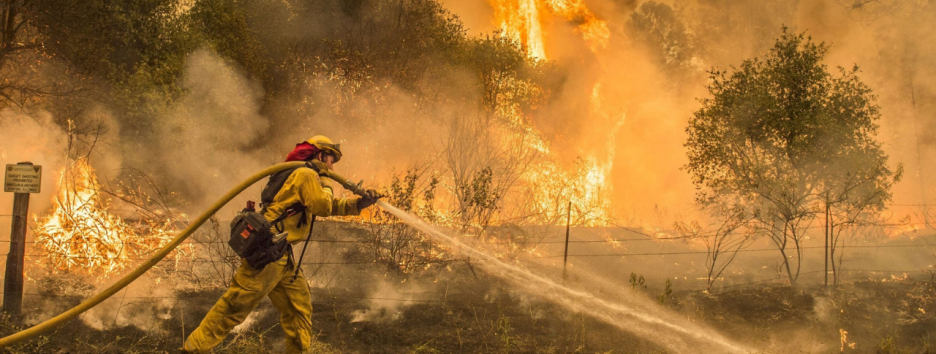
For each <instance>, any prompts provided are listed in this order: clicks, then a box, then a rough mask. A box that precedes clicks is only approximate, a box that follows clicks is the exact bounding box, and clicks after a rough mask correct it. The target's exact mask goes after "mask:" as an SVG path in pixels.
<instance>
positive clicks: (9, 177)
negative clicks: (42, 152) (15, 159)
mask: <svg viewBox="0 0 936 354" xmlns="http://www.w3.org/2000/svg"><path fill="white" fill-rule="evenodd" d="M41 181H42V166H39V165H32V164H17V165H6V176H5V178H4V179H3V191H4V192H13V193H39V187H40V182H41Z"/></svg>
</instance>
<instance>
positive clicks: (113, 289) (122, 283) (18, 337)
mask: <svg viewBox="0 0 936 354" xmlns="http://www.w3.org/2000/svg"><path fill="white" fill-rule="evenodd" d="M305 164H306V163H305V162H302V161H295V162H286V163H281V164H278V165H274V166H270V167H268V168H266V169H264V170H262V171H260V172H257V173H256V174H254V175H253V176H250V177H249V178H247V179H246V180H244V181H243V182H241V183H240V184H238V185H237V186H235V187H234V188H232V189H231V190H230V191H228V192H227V194H225V195H224V196H223V197H221V199H218V201H216V202H215V203H214V204H212V205H211V207H210V208H208V210H206V211H205V212H204V213H202V214H201V215H199V216H198V218H196V219H195V220H194V221H193V222H192V223H190V224H189V225H188V226H187V227H186V228H185V229H184V230H182V232H181V233H179V236H176V238H174V239H172V241H170V242H169V243H168V244H166V245H165V246H163V247H162V248H160V249H159V251H157V252H156V254H154V255H153V257H151V258H150V259H149V260H147V261H146V262H145V263H143V264H142V265H140V266H139V267H137V268H136V269H134V270H133V271H132V272H130V273H128V274H127V275H125V276H124V277H123V278H120V280H118V281H117V282H115V283H114V284H113V285H111V286H109V287H108V288H107V289H104V291H101V292H100V293H98V294H97V295H94V296H93V297H91V298H89V299H87V300H85V301H84V302H82V303H81V304H78V306H75V307H73V308H71V309H70V310H68V311H65V312H62V313H61V314H59V315H58V316H55V317H52V318H50V319H48V320H46V321H45V322H42V323H40V324H37V325H35V326H32V327H30V328H27V329H25V330H22V331H19V332H16V333H13V334H11V335H9V336H6V337H3V338H0V348H5V347H7V346H9V345H12V344H16V343H19V342H22V341H24V340H27V339H30V338H32V337H35V336H38V335H40V334H42V333H44V332H46V331H48V330H50V329H52V328H53V327H55V326H58V325H60V324H62V323H64V322H65V321H68V320H70V319H73V318H75V317H77V316H78V315H80V314H81V313H82V312H85V311H87V310H89V309H91V308H92V307H94V306H96V305H98V304H100V303H101V302H103V301H104V300H106V299H107V298H109V297H111V296H113V295H114V294H116V293H117V292H118V291H120V290H121V289H123V288H124V287H126V286H127V285H130V283H132V282H133V281H134V280H136V279H137V278H139V277H140V276H141V275H143V273H146V272H147V271H148V270H150V268H152V267H153V266H155V265H156V263H159V261H161V260H162V259H163V258H165V257H166V256H167V255H169V253H170V252H172V250H173V249H175V248H176V247H177V246H179V245H180V244H182V242H183V241H185V239H187V238H188V237H189V236H191V234H192V233H193V232H195V230H197V229H198V228H199V227H201V225H202V224H204V223H205V221H208V218H210V217H211V216H212V215H214V214H215V213H216V212H218V210H220V209H221V207H223V206H224V205H225V204H227V203H228V202H230V201H231V199H234V197H236V196H237V195H238V194H240V193H241V192H243V191H244V190H245V189H247V188H248V187H250V186H251V185H253V184H254V183H256V182H257V181H259V180H260V179H262V178H264V177H267V176H269V175H272V174H274V173H277V172H280V171H284V170H288V169H293V168H297V167H301V166H303V165H305ZM320 173H321V174H322V175H324V176H325V177H328V178H329V179H331V180H334V181H335V182H338V183H339V184H341V185H342V186H343V187H344V188H345V189H347V190H349V191H351V192H352V193H354V194H357V195H363V193H364V191H363V189H362V188H361V184H360V183H359V184H353V183H349V182H348V181H347V180H346V179H345V178H344V177H342V176H341V175H338V174H337V173H335V172H334V171H331V170H328V169H324V170H321V171H320Z"/></svg>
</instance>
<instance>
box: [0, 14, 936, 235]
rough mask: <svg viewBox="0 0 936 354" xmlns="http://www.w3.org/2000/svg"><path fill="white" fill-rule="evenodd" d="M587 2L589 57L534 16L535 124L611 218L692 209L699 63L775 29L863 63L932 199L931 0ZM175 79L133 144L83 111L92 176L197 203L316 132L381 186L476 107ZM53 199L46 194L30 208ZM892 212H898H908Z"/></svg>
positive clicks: (476, 28)
mask: <svg viewBox="0 0 936 354" xmlns="http://www.w3.org/2000/svg"><path fill="white" fill-rule="evenodd" d="M498 2H499V1H495V0H465V1H453V0H444V1H441V3H442V5H443V6H444V7H445V8H446V9H448V10H449V11H451V12H452V13H454V14H455V15H457V16H458V17H459V18H460V20H461V21H462V22H463V24H464V25H465V27H466V29H467V33H468V34H469V35H471V36H483V35H487V34H490V33H492V31H494V30H495V29H497V28H498V22H497V19H495V18H494V16H495V11H494V7H493V6H492V5H491V4H492V3H498ZM584 5H585V6H587V8H588V9H589V11H591V12H593V13H594V15H595V16H596V18H597V20H600V21H604V22H605V23H606V25H607V28H608V30H609V38H608V42H607V45H606V46H605V47H603V48H599V49H596V50H592V46H590V44H589V42H588V41H586V40H584V39H583V36H582V34H581V33H580V32H579V30H578V27H577V26H579V25H580V23H579V22H580V21H579V20H575V19H573V20H568V19H566V18H563V17H562V16H558V15H550V14H549V13H548V12H544V13H543V14H541V22H542V23H543V33H544V36H543V37H544V46H545V53H546V56H547V58H548V59H549V60H550V61H551V62H553V63H555V64H556V65H557V66H558V67H559V70H558V71H557V72H558V73H560V74H561V76H562V77H561V78H558V79H557V80H558V82H559V83H560V86H559V90H558V91H557V92H553V93H552V97H551V100H550V102H549V103H548V104H547V105H546V106H545V107H540V108H539V109H537V110H536V111H535V112H534V114H533V116H532V117H530V118H531V119H532V123H533V125H534V127H535V128H536V129H537V130H538V131H539V132H541V133H542V136H543V137H545V138H546V139H547V140H548V141H549V142H550V143H551V145H552V149H551V150H552V153H553V154H555V157H556V161H557V163H559V164H560V165H562V166H563V167H565V168H568V169H571V168H574V161H575V159H576V157H583V158H589V159H593V160H595V161H597V162H599V163H601V164H603V166H604V167H606V168H608V169H607V170H606V171H607V176H606V177H607V178H606V179H605V183H607V184H608V186H607V187H608V188H606V189H605V192H606V193H608V194H609V195H608V199H610V203H611V206H612V209H613V213H614V215H615V217H617V218H618V219H624V220H633V221H634V222H635V223H638V224H644V225H646V224H647V223H651V222H657V223H659V224H660V225H655V226H670V225H672V220H664V219H666V218H661V216H660V215H664V214H665V215H668V216H667V218H670V219H672V218H677V217H680V216H684V215H687V214H690V213H692V212H693V210H694V208H695V207H694V205H693V195H694V189H693V186H692V185H691V183H690V181H689V176H688V174H687V173H686V171H683V170H680V167H681V166H682V165H683V164H685V162H686V155H685V149H684V148H683V143H684V142H685V139H686V135H685V127H686V123H687V121H688V120H689V118H690V117H691V116H692V112H693V111H695V110H697V109H698V108H699V107H700V104H699V103H698V101H697V100H698V99H700V98H703V97H706V95H707V91H706V90H705V84H706V75H705V70H707V69H709V68H712V67H715V68H719V69H728V68H730V67H731V66H732V65H738V64H739V63H740V62H741V61H742V60H744V59H748V58H752V57H755V56H761V55H764V54H765V53H766V52H767V50H768V49H769V47H770V46H771V45H772V44H773V43H774V40H775V38H776V37H777V36H779V34H780V33H781V28H782V26H784V25H785V26H788V27H789V28H790V30H791V32H794V33H798V32H804V31H805V33H806V34H807V35H809V36H812V38H813V39H814V40H815V41H822V42H825V43H827V44H829V45H830V50H829V52H828V55H827V57H826V63H827V64H828V65H829V67H830V70H835V67H836V66H844V67H851V66H853V65H858V66H860V67H861V68H862V72H861V73H860V75H859V77H860V78H861V79H862V80H863V81H864V82H865V83H866V84H868V85H869V86H870V87H871V88H872V89H873V90H874V93H875V94H876V95H877V96H878V98H879V99H878V103H879V104H880V106H881V108H882V113H883V119H882V120H881V121H880V124H881V130H880V134H879V140H880V141H881V142H882V143H883V147H884V149H885V151H886V152H887V153H888V154H889V155H890V165H891V168H892V169H894V168H895V167H896V164H898V163H902V164H904V166H905V168H906V174H905V177H904V180H903V182H901V183H899V184H898V185H897V186H896V187H895V190H894V192H895V194H894V202H895V203H897V204H921V203H926V202H929V201H930V200H931V199H932V197H931V196H934V195H936V190H934V188H936V185H934V184H933V183H931V182H929V181H932V179H933V178H932V176H936V171H933V170H931V169H927V167H928V166H929V164H928V163H926V161H928V160H929V159H931V158H933V157H936V154H934V153H936V151H934V148H936V139H933V138H929V137H930V136H932V135H933V134H932V133H934V132H936V129H934V128H936V120H934V119H933V115H934V113H936V106H934V102H936V87H934V83H933V82H934V81H936V80H934V78H936V70H934V69H936V65H934V64H936V63H933V60H934V59H932V58H934V56H933V55H931V54H934V53H931V52H932V51H934V49H933V48H936V47H934V45H933V44H934V39H936V31H933V28H932V26H933V23H936V21H933V19H936V5H934V4H932V3H931V2H929V1H922V0H918V1H896V0H893V1H887V0H883V1H874V2H865V1H860V2H851V1H845V0H817V1H802V2H790V1H781V0H765V1H722V0H694V1H661V2H646V1H626V0H616V1H612V0H590V1H585V2H584ZM269 11H270V13H269V14H266V15H268V16H266V17H265V18H266V19H267V20H268V21H270V23H269V26H265V27H264V28H265V29H266V31H265V32H263V33H262V34H261V35H262V36H266V37H268V39H269V40H271V41H274V40H276V39H277V38H286V37H310V38H324V37H327V36H329V35H332V33H334V32H332V31H333V30H334V29H335V28H341V27H340V23H342V21H345V20H346V19H343V18H341V17H340V16H325V15H315V12H314V11H312V12H308V13H307V14H306V15H308V16H312V17H310V18H307V19H303V20H295V19H294V18H290V19H289V20H288V21H285V20H282V19H281V18H280V17H282V16H286V15H288V13H287V11H286V10H284V9H277V8H274V9H273V10H269ZM277 11H279V12H277ZM280 12H282V13H280ZM278 16H279V17H278ZM316 16H323V17H321V18H320V17H316ZM277 19H280V20H282V21H280V20H277ZM336 23H337V24H338V25H336ZM661 34H662V35H661ZM375 40H377V39H375ZM440 73H441V74H440ZM425 75H426V76H431V75H443V77H442V78H438V77H436V78H434V79H435V80H436V81H438V82H442V83H447V84H446V85H445V87H440V89H444V90H448V91H450V92H451V91H457V90H463V91H464V92H459V93H458V95H449V96H448V97H452V96H464V97H473V96H477V95H479V94H480V93H478V92H475V91H473V89H471V87H473V86H471V85H469V84H467V83H469V82H470V78H466V77H465V76H464V74H463V73H461V72H459V71H458V70H451V71H443V70H435V69H433V70H427V72H426V74H425ZM180 80H181V86H182V87H183V88H184V89H185V90H186V94H185V95H184V96H183V97H182V98H181V99H180V100H177V101H176V102H172V103H171V104H167V107H166V108H165V109H164V110H163V111H164V112H165V113H164V114H163V116H162V117H159V119H156V120H155V121H156V122H157V123H158V124H155V125H154V130H153V131H152V132H150V133H148V135H144V136H143V139H137V140H131V139H128V138H127V137H128V136H131V135H128V134H121V132H120V130H121V126H120V124H116V123H114V121H119V120H120V119H119V118H114V117H112V114H111V113H110V111H109V109H108V107H107V106H106V105H105V104H102V105H101V106H100V107H97V108H95V109H93V110H89V112H90V113H87V114H88V115H94V116H96V117H98V118H99V119H100V120H102V121H104V122H110V123H109V124H108V126H109V127H110V128H111V129H109V132H108V134H107V135H106V139H104V141H103V142H102V145H100V147H99V148H100V149H101V150H102V151H100V152H99V153H97V154H96V155H95V156H92V162H93V163H94V164H95V166H96V168H97V169H98V170H99V172H100V173H103V174H104V175H106V176H111V177H113V176H116V175H117V174H119V172H118V171H119V169H120V168H122V167H132V168H138V169H142V170H148V171H155V172H152V173H154V174H155V175H156V177H160V175H161V177H163V178H161V180H160V182H163V183H165V184H166V185H167V187H168V188H170V189H172V190H174V191H177V192H180V193H182V194H183V195H186V196H189V197H190V198H191V199H192V200H193V201H195V203H194V204H195V205H193V206H192V209H193V210H192V211H198V210H200V208H201V207H202V206H204V205H206V204H207V203H209V202H210V201H212V200H214V198H216V197H217V196H218V195H220V194H221V193H222V192H223V191H226V190H227V188H229V187H230V186H231V185H233V184H234V183H235V182H236V181H240V180H241V179H243V178H244V177H246V176H247V175H249V174H250V173H252V172H253V171H256V170H257V169H259V168H260V167H261V166H265V165H268V164H271V163H275V162H277V161H281V160H282V158H283V156H285V154H286V152H288V150H289V149H291V148H292V146H293V144H295V143H298V142H300V141H302V140H305V139H306V138H308V137H310V136H312V135H316V134H326V135H330V136H332V137H333V138H335V139H336V140H338V141H340V142H342V143H343V147H344V149H345V158H344V159H343V160H342V163H341V164H340V165H339V166H338V169H339V171H341V172H344V173H346V174H348V175H349V176H351V177H352V178H353V179H355V180H357V179H365V180H368V181H374V182H375V183H376V182H385V181H386V180H387V179H388V178H387V176H388V175H389V174H390V173H391V172H394V171H395V172H400V171H402V170H405V169H406V168H408V167H410V166H413V165H417V164H426V163H433V161H435V162H438V161H439V160H440V159H442V157H441V155H440V151H442V150H443V148H444V146H443V145H444V138H445V135H446V132H447V129H449V125H448V124H449V122H451V121H452V120H458V119H469V118H470V117H472V116H473V115H476V114H477V113H476V111H475V110H476V109H477V108H476V107H468V106H466V103H465V102H472V100H470V99H466V100H464V101H461V102H453V101H451V100H449V101H445V102H435V103H434V104H435V105H437V106H438V107H437V108H435V109H434V110H431V111H432V112H435V113H437V114H427V113H426V112H427V110H426V109H425V108H422V109H421V110H416V109H414V108H413V107H414V106H416V102H414V100H415V98H414V96H413V95H412V94H410V93H409V92H408V91H407V90H406V89H403V88H399V87H395V86H393V85H387V86H382V87H381V88H380V90H381V92H380V95H379V101H376V100H374V99H372V97H371V96H360V97H358V96H347V97H350V99H351V100H355V101H353V103H352V104H347V102H345V103H343V104H345V106H346V107H353V111H351V112H343V115H342V116H341V117H337V116H335V114H334V113H333V112H332V111H330V110H329V109H328V107H329V105H332V104H334V102H330V101H333V100H335V97H339V98H341V97H340V96H341V95H342V93H339V94H335V92H338V91H341V90H347V88H341V87H330V86H327V85H325V86H323V85H321V84H320V83H310V84H309V94H308V96H307V97H308V98H307V99H305V100H303V101H298V102H297V101H295V100H289V99H283V100H282V101H277V99H278V98H277V97H273V98H271V97H269V95H267V96H264V95H265V94H269V93H265V92H263V89H262V88H261V87H260V85H259V84H258V83H257V82H253V81H252V80H251V79H248V78H246V75H244V73H243V71H242V70H241V68H240V67H239V66H238V65H236V64H232V63H230V62H229V61H227V60H226V59H224V58H223V57H222V56H220V55H218V54H217V53H215V52H213V51H212V50H209V49H200V50H197V51H195V52H193V53H191V54H189V55H188V58H187V59H186V66H185V67H184V72H183V73H182V74H181V79H180ZM423 81H431V80H423ZM316 85H318V86H316ZM362 97H363V98H362ZM375 97H376V96H375ZM264 100H266V101H264ZM271 102H272V103H271ZM420 104H422V105H423V107H425V103H424V102H422V103H420ZM11 114H12V113H9V114H7V115H8V116H9V115H11ZM33 116H35V117H30V118H29V119H25V120H24V119H21V118H18V119H10V118H4V120H3V121H2V122H0V124H3V125H4V135H5V136H6V135H7V134H6V133H7V132H10V131H13V130H16V131H22V132H23V134H19V135H18V137H17V138H20V137H23V138H24V139H26V138H25V137H28V136H30V134H35V133H36V132H39V131H45V132H52V134H58V135H60V136H59V137H58V138H48V139H47V140H48V141H49V143H47V144H40V145H34V146H35V148H38V149H45V150H44V151H46V153H43V155H42V156H43V157H41V158H32V159H33V160H35V161H34V162H42V161H50V162H44V163H47V164H49V166H50V167H51V168H47V170H46V171H47V174H46V176H45V177H46V178H45V179H46V182H45V183H47V184H48V183H54V182H53V181H54V180H53V178H54V176H53V173H52V172H53V171H56V170H58V167H56V165H58V166H60V165H61V163H62V159H61V158H58V157H56V156H59V155H62V154H60V153H58V152H57V151H62V150H63V149H64V146H65V145H64V144H62V141H64V140H65V138H62V137H63V136H64V132H63V131H62V129H52V128H42V126H43V124H46V125H50V124H51V123H49V122H51V119H49V118H42V117H38V116H37V115H35V114H34V115H33ZM440 117H441V118H440ZM43 122H46V123H43ZM14 125H15V126H16V127H15V129H14V128H13V126H14ZM50 126H51V125H50ZM7 128H10V129H7ZM134 137H139V136H138V135H137V136H134ZM8 145H10V146H12V145H16V146H22V144H18V143H16V141H15V139H12V138H11V139H7V138H5V139H4V142H3V146H2V148H3V149H4V151H6V152H5V154H7V155H9V156H7V157H8V158H5V160H7V161H12V160H17V159H22V158H19V157H14V156H13V155H16V154H25V153H27V151H26V150H15V149H11V148H10V147H9V146H8ZM14 150H15V151H14ZM27 155H28V154H27ZM56 159H58V160H56ZM95 159H96V160H95ZM40 160H42V161H40ZM95 161H96V162H95ZM50 192H51V190H50V188H46V189H45V193H44V194H43V195H42V196H38V199H43V200H45V201H48V200H50V199H51V198H50V197H51V195H49V194H46V193H50ZM922 194H925V196H923V195H922ZM2 198H3V200H0V205H3V206H0V208H3V212H4V213H6V211H7V209H6V208H8V205H9V204H10V203H9V202H8V201H7V199H11V198H12V196H10V195H4V196H3V197H2ZM245 198H246V197H245ZM238 203H240V201H238ZM47 206H48V204H47V202H41V203H40V204H39V205H38V209H34V210H40V209H44V208H45V207H47ZM896 210H897V212H896V214H898V215H905V214H907V213H909V212H911V211H912V210H910V209H896Z"/></svg>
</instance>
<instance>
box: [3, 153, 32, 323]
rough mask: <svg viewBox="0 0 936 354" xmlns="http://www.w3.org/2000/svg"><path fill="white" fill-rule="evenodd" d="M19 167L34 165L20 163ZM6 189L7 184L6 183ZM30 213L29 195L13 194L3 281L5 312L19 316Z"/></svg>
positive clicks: (21, 303)
mask: <svg viewBox="0 0 936 354" xmlns="http://www.w3.org/2000/svg"><path fill="white" fill-rule="evenodd" d="M17 165H32V163H31V162H20V163H18V164H17ZM4 184H5V185H4V189H6V182H4ZM28 213H29V193H20V192H16V193H14V194H13V220H12V225H11V228H10V229H11V230H10V253H8V254H7V262H6V277H5V278H4V281H3V311H4V312H6V313H10V314H19V313H20V309H21V308H22V305H23V258H24V257H25V254H26V215H27V214H28Z"/></svg>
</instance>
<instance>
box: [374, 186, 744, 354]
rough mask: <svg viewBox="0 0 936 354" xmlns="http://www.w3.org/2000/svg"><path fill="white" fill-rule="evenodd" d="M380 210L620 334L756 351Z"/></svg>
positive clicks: (707, 348)
mask: <svg viewBox="0 0 936 354" xmlns="http://www.w3.org/2000/svg"><path fill="white" fill-rule="evenodd" d="M377 203H378V204H379V205H380V206H381V207H382V208H384V209H385V210H387V211H388V212H390V213H391V214H393V215H395V216H396V217H398V218H400V220H403V222H405V223H407V224H409V225H410V226H412V227H414V228H416V229H417V230H419V231H422V232H424V233H426V234H428V235H430V236H432V237H433V238H435V239H437V240H439V241H442V242H445V243H447V244H449V245H450V246H452V247H455V248H456V249H457V250H458V251H460V252H463V253H464V254H466V255H468V256H471V257H472V258H474V259H476V260H477V261H478V262H477V264H478V266H480V267H482V268H484V270H485V271H487V272H488V273H490V274H493V275H495V276H497V277H500V278H502V279H505V280H507V281H509V282H511V283H513V284H516V285H518V286H521V287H523V288H525V290H526V291H528V292H529V293H531V294H537V295H540V296H542V297H544V298H546V299H549V300H550V301H553V302H555V303H556V304H559V305H562V306H564V307H566V308H568V309H570V310H574V311H579V312H582V313H585V314H588V315H589V316H592V317H594V318H597V319H599V320H601V321H604V322H605V323H608V324H610V325H613V326H615V327H617V328H620V329H622V330H625V331H628V332H631V333H634V334H636V335H638V336H641V337H643V338H646V339H649V340H651V341H653V342H655V343H657V344H659V345H660V346H662V347H664V348H666V349H668V350H670V351H673V352H676V353H756V352H757V350H755V349H752V348H747V347H745V346H742V345H740V344H737V343H733V342H732V341H730V340H728V339H727V338H725V337H723V336H721V335H720V334H718V333H715V332H714V331H712V330H709V329H705V328H702V327H700V326H698V325H696V324H694V323H691V322H688V321H686V320H684V319H682V318H680V317H679V316H677V315H676V314H674V313H672V312H670V311H668V310H666V309H664V308H662V307H659V306H657V305H655V304H653V303H652V302H650V301H649V300H647V299H639V300H637V299H635V301H634V303H629V304H620V303H611V302H608V301H606V300H604V299H600V298H598V297H596V296H594V295H592V294H589V293H586V292H583V291H579V290H575V289H571V288H568V287H565V286H563V285H560V284H557V283H556V282H554V281H552V280H550V279H547V278H544V277H542V276H539V275H536V274H533V273H531V272H530V271H528V270H525V269H522V268H520V267H517V266H515V265H511V264H507V263H504V262H502V261H501V260H499V259H497V258H496V257H494V256H491V255H489V254H487V253H484V252H481V251H479V250H476V249H474V248H472V247H470V246H468V245H466V244H464V243H462V242H461V241H459V240H457V239H455V238H453V237H451V236H449V235H446V234H445V233H443V232H441V231H439V230H438V229H436V228H435V227H433V226H432V225H429V224H428V223H426V222H425V221H423V220H422V219H420V218H418V217H416V216H413V215H410V214H409V213H407V212H405V211H403V210H400V209H398V208H396V207H394V206H392V205H390V204H387V203H386V202H384V201H378V202H377Z"/></svg>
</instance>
